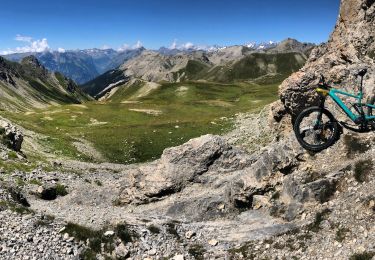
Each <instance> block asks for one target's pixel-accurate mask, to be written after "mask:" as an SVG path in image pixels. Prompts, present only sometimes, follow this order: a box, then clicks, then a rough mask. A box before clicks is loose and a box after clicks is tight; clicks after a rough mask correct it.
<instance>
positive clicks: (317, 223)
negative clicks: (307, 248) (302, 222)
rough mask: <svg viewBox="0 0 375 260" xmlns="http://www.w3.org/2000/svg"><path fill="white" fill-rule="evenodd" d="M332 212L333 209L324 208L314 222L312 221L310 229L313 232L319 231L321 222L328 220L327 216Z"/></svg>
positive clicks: (317, 214)
mask: <svg viewBox="0 0 375 260" xmlns="http://www.w3.org/2000/svg"><path fill="white" fill-rule="evenodd" d="M330 213H331V210H329V209H324V210H322V211H320V212H318V213H316V215H315V219H314V222H312V223H311V224H310V225H309V226H308V227H307V228H308V230H309V231H312V232H318V231H319V230H320V229H321V228H320V224H321V223H322V222H323V221H324V220H326V218H327V216H328V215H329V214H330Z"/></svg>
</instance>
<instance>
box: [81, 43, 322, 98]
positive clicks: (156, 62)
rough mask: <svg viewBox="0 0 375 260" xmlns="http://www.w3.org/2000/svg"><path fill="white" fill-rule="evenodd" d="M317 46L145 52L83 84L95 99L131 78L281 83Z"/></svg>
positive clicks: (301, 64) (150, 80)
mask: <svg viewBox="0 0 375 260" xmlns="http://www.w3.org/2000/svg"><path fill="white" fill-rule="evenodd" d="M314 47H315V45H314V44H310V43H300V42H298V41H296V40H294V39H286V40H284V41H282V42H280V43H273V42H270V43H268V44H258V45H256V44H254V45H250V44H248V45H238V46H230V47H222V48H219V47H217V48H216V49H213V48H212V49H211V50H207V49H206V50H203V49H199V48H185V49H167V48H162V49H159V50H157V51H152V50H143V51H142V52H141V53H140V54H138V55H137V56H135V57H133V58H132V59H129V60H127V61H125V62H124V63H123V64H122V65H121V66H119V67H118V68H117V69H113V70H111V71H108V72H107V73H104V74H103V75H101V76H99V77H97V78H95V79H93V80H91V81H89V82H87V83H85V84H83V85H82V86H81V87H82V89H83V90H84V91H86V92H87V93H89V94H90V95H92V96H94V97H96V98H105V96H111V95H113V93H114V92H115V91H117V90H118V89H119V88H121V87H126V86H127V82H128V81H130V80H131V79H140V80H143V81H145V82H161V81H167V82H182V81H192V80H193V81H194V80H195V81H202V80H204V81H212V82H221V83H231V82H235V81H248V80H251V81H258V82H259V81H263V82H264V81H272V82H276V81H277V82H281V81H282V80H283V79H284V78H286V77H287V76H289V75H290V74H291V73H293V72H295V71H297V70H299V69H300V68H301V67H302V66H303V65H304V64H305V62H306V60H307V58H308V56H309V54H310V52H311V50H312V49H313V48H314Z"/></svg>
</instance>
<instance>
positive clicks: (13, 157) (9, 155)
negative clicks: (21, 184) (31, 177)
mask: <svg viewBox="0 0 375 260" xmlns="http://www.w3.org/2000/svg"><path fill="white" fill-rule="evenodd" d="M8 158H9V159H13V160H14V159H17V158H18V156H17V153H16V152H14V151H10V152H8Z"/></svg>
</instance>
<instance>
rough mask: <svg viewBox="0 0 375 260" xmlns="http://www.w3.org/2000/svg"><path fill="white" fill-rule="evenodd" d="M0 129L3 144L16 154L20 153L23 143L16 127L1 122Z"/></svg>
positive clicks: (21, 135)
mask: <svg viewBox="0 0 375 260" xmlns="http://www.w3.org/2000/svg"><path fill="white" fill-rule="evenodd" d="M0 128H1V129H2V131H3V133H1V135H2V137H1V139H2V141H3V144H5V145H7V146H8V148H10V149H12V150H14V151H16V152H20V151H21V148H22V143H23V134H22V132H21V131H20V130H19V129H18V128H17V127H16V126H14V125H12V124H10V123H8V122H5V121H1V120H0Z"/></svg>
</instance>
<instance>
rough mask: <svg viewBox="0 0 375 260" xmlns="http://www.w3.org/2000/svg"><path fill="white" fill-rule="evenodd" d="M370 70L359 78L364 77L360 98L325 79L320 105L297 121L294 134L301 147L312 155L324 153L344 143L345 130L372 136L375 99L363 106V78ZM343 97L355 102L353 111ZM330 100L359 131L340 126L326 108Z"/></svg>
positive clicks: (300, 116)
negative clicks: (330, 84) (329, 99)
mask: <svg viewBox="0 0 375 260" xmlns="http://www.w3.org/2000/svg"><path fill="white" fill-rule="evenodd" d="M366 73H367V69H362V70H360V71H359V72H358V73H357V74H356V76H357V77H358V76H359V77H361V83H360V87H359V92H358V94H351V93H347V92H345V91H342V90H339V89H335V88H333V87H331V86H329V85H328V84H327V83H326V82H325V79H324V76H323V75H321V77H320V81H319V84H318V86H317V88H316V91H317V92H318V93H319V95H320V105H318V106H313V107H309V108H307V109H305V110H303V111H302V112H301V113H300V114H299V115H298V116H297V117H296V120H295V121H294V124H293V130H294V133H295V135H296V137H297V140H298V142H299V143H300V145H301V146H302V147H303V148H305V149H306V150H308V151H311V152H320V151H323V150H324V149H327V148H328V147H330V146H332V145H333V144H335V142H336V141H338V140H339V139H340V135H341V133H342V130H343V127H345V128H347V129H349V130H352V131H356V132H360V133H363V132H370V131H373V130H375V115H374V114H373V110H374V109H375V105H374V103H375V98H370V99H369V101H368V102H367V103H363V102H362V101H363V96H364V95H363V77H364V76H365V75H366ZM339 95H343V96H347V97H350V98H354V99H355V100H356V101H355V103H351V104H350V105H351V107H349V106H348V105H347V104H345V103H344V101H343V100H342V99H341V98H340V97H339ZM327 97H331V98H332V100H333V101H334V102H335V103H336V104H337V105H338V106H339V108H340V109H341V110H342V111H343V112H344V113H345V114H346V116H347V117H349V119H350V120H351V121H352V122H353V123H354V125H355V127H352V126H350V124H348V123H346V122H339V121H337V120H336V118H335V117H334V116H333V114H332V113H331V112H330V111H328V109H327V108H325V101H326V98H327Z"/></svg>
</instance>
